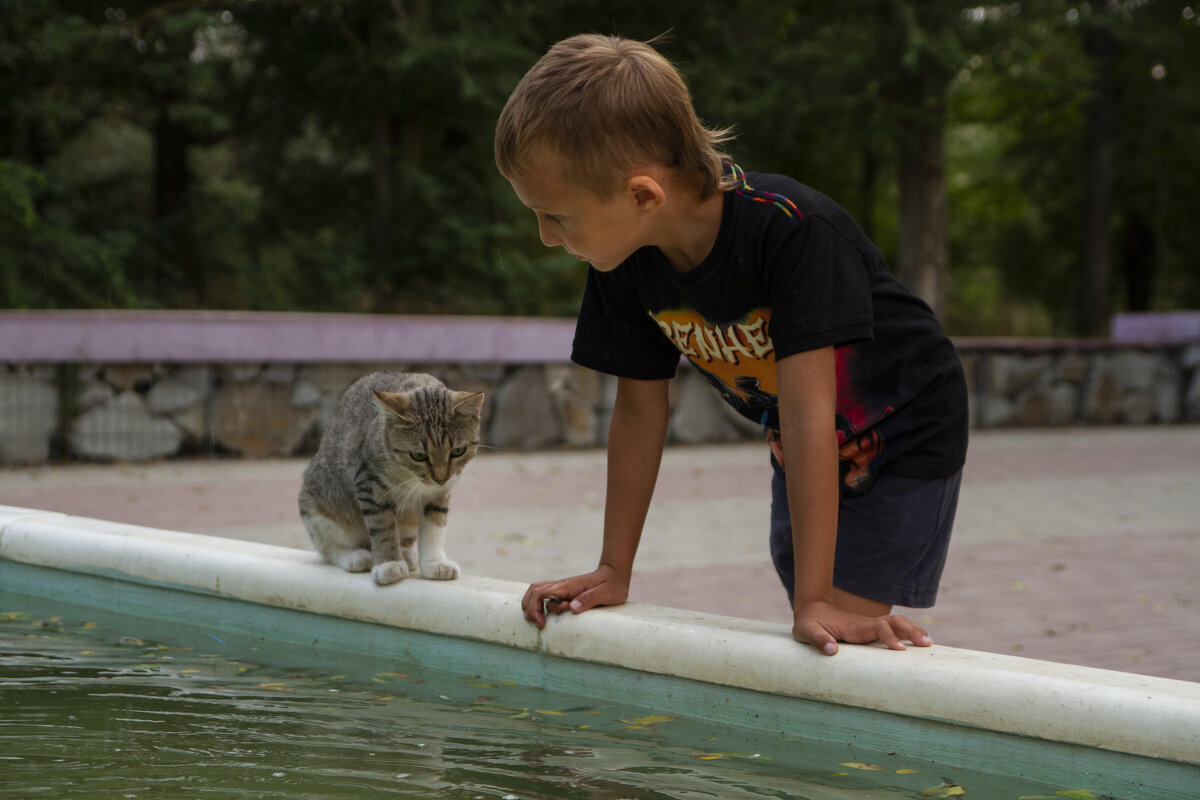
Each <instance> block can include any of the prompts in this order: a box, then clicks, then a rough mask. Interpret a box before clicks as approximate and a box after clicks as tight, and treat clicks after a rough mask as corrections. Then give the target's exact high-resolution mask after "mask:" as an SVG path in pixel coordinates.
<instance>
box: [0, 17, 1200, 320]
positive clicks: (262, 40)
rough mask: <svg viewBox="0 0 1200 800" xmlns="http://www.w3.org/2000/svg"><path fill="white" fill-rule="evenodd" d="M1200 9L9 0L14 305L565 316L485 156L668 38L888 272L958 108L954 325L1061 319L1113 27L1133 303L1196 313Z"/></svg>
mask: <svg viewBox="0 0 1200 800" xmlns="http://www.w3.org/2000/svg"><path fill="white" fill-rule="evenodd" d="M1198 17H1200V8H1197V7H1196V5H1195V3H1190V2H1186V1H1185V0H1144V1H1143V2H1117V0H1113V1H1112V2H1108V3H1092V4H1073V3H1070V2H1067V0H1037V2H1022V3H1009V4H1002V5H995V6H987V5H982V6H975V7H970V6H964V5H963V4H961V3H955V2H951V0H921V1H920V2H918V1H917V0H901V1H899V2H897V0H843V2H839V3H829V2H813V3H795V2H790V1H789V0H693V1H692V2H682V0H668V1H666V2H660V3H653V4H648V3H644V2H633V0H603V2H602V1H601V0H563V1H562V2H558V3H533V2H528V0H492V1H491V2H485V1H484V0H457V2H454V3H437V2H434V0H272V2H254V0H228V1H227V2H220V3H218V2H213V1H211V0H175V2H170V3H162V2H152V0H130V2H124V3H121V4H114V5H106V4H96V3H93V2H87V1H86V0H0V98H3V99H2V101H0V103H2V105H0V303H2V304H3V305H6V306H12V307H46V308H50V307H66V306H85V307H114V308H123V307H161V308H170V307H209V308H247V309H264V310H267V309H304V310H328V311H368V312H370V311H378V312H409V313H484V314H550V315H571V314H573V313H574V311H575V309H576V307H577V303H578V297H579V292H580V289H581V286H582V281H583V272H582V270H581V268H580V266H579V264H578V263H577V262H575V261H574V259H571V258H569V257H567V256H565V255H563V254H561V253H560V252H558V251H549V250H546V249H545V248H543V247H542V246H541V244H540V242H539V241H538V237H537V234H536V228H535V226H534V223H533V220H532V217H531V216H530V214H529V212H528V211H527V210H526V209H524V208H523V207H522V206H521V205H520V203H519V202H517V201H516V199H515V198H514V197H513V195H512V192H511V189H510V187H509V186H508V185H507V183H506V182H505V181H504V180H503V179H502V178H500V176H499V175H498V174H497V173H496V171H495V168H494V166H493V164H492V131H493V127H494V122H495V118H496V116H497V114H498V113H499V110H500V108H501V107H502V105H503V103H504V101H505V99H506V98H507V95H508V93H509V91H510V90H511V88H512V87H513V86H514V85H515V83H516V82H517V80H518V79H519V78H520V76H521V75H522V74H523V72H524V71H525V70H526V69H527V68H528V67H529V66H530V65H531V64H532V63H533V62H534V61H535V60H536V59H537V57H538V56H539V55H540V54H541V53H542V52H544V50H545V49H546V48H547V47H548V46H549V45H551V44H552V43H553V42H555V41H557V40H558V39H561V38H562V37H564V36H568V35H570V34H573V33H577V32H581V31H597V32H602V33H620V34H622V35H626V36H630V37H634V38H640V39H648V38H652V37H656V36H659V35H661V34H664V33H667V34H668V35H667V36H666V37H665V38H664V39H662V40H661V41H660V43H659V46H660V48H661V49H662V50H663V51H664V52H665V53H666V54H667V55H668V57H670V58H672V59H673V60H675V61H676V62H677V63H678V64H679V65H680V66H681V68H682V69H683V71H684V73H685V75H686V77H687V79H688V82H689V85H690V86H691V88H692V91H693V94H694V97H695V101H696V106H697V109H698V110H699V112H700V114H701V116H702V117H703V118H705V119H706V120H707V121H709V122H710V123H711V124H712V125H714V126H717V127H726V126H734V128H735V130H736V131H737V134H738V136H737V138H736V140H735V141H734V142H732V143H731V144H730V148H729V149H730V151H731V153H732V154H733V155H734V156H735V157H737V158H738V159H739V160H740V161H741V162H742V163H743V164H744V165H745V166H746V167H747V168H750V169H759V170H770V171H778V172H785V173H789V174H792V175H794V176H795V177H797V178H799V179H800V180H802V181H804V182H805V183H808V184H810V185H812V186H814V187H816V188H818V189H820V190H822V191H824V192H826V193H827V194H829V195H831V196H832V197H834V198H835V199H837V200H838V201H839V202H841V203H842V204H843V205H844V206H846V207H847V209H848V210H850V212H851V213H852V214H853V215H854V216H855V217H856V218H857V219H858V220H859V221H860V222H861V223H862V224H863V225H864V227H865V228H867V230H868V231H869V232H870V233H871V234H872V236H873V237H874V238H875V239H876V241H878V242H879V244H880V246H881V247H882V248H883V249H884V251H885V253H886V254H887V255H888V256H889V258H891V259H892V260H893V262H894V259H895V253H896V251H897V248H898V240H899V236H900V235H902V234H901V232H900V231H899V226H898V214H897V202H898V200H897V198H898V196H899V192H898V188H897V185H898V184H897V177H896V176H897V171H898V167H899V166H900V164H899V163H898V159H899V155H898V154H899V153H900V152H903V149H902V147H901V142H902V137H903V136H904V135H905V133H906V132H907V131H908V130H910V129H911V128H913V127H914V126H918V125H920V124H922V123H923V122H925V121H927V120H929V119H931V118H932V117H933V116H934V115H941V114H945V119H946V125H945V131H946V137H945V143H946V156H945V157H946V175H947V180H948V188H949V206H950V231H949V244H950V253H951V268H950V270H951V271H950V281H949V286H950V289H949V302H948V306H947V312H946V322H947V327H948V328H949V329H950V330H951V331H952V332H954V333H958V334H1027V333H1028V334H1039V335H1041V334H1061V333H1069V332H1070V331H1071V329H1072V324H1073V314H1074V308H1075V301H1074V297H1075V294H1076V293H1077V292H1078V291H1079V286H1078V281H1079V274H1080V269H1079V258H1080V255H1079V253H1080V244H1081V238H1082V235H1083V232H1082V227H1081V223H1080V213H1081V211H1080V209H1081V205H1082V201H1083V186H1084V180H1083V177H1084V174H1085V170H1086V169H1088V165H1086V164H1084V163H1082V161H1081V156H1080V151H1081V143H1082V142H1083V140H1084V134H1085V125H1086V115H1085V113H1084V112H1085V108H1086V104H1087V102H1088V99H1089V95H1088V91H1089V85H1090V77H1091V75H1090V69H1091V66H1090V64H1089V62H1088V59H1087V57H1086V56H1085V54H1084V51H1083V47H1082V39H1081V35H1080V30H1081V26H1084V25H1103V26H1107V29H1109V30H1111V31H1113V33H1114V35H1115V37H1116V40H1117V42H1118V45H1119V50H1118V53H1119V55H1118V60H1117V63H1116V77H1117V83H1118V88H1119V92H1118V103H1119V113H1118V122H1117V129H1116V131H1115V139H1114V141H1115V152H1114V163H1115V165H1116V170H1115V175H1114V197H1115V207H1114V209H1113V215H1112V223H1113V228H1112V230H1113V241H1112V243H1111V248H1112V253H1113V256H1114V263H1115V265H1116V273H1117V276H1116V277H1117V280H1116V284H1115V288H1114V295H1115V296H1114V300H1115V302H1116V305H1117V306H1118V307H1149V308H1164V309H1165V308H1172V307H1181V306H1188V305H1190V306H1196V305H1198V304H1200V271H1197V270H1196V268H1195V266H1196V263H1197V258H1198V254H1200V227H1197V226H1196V225H1194V220H1195V219H1196V218H1197V217H1198V216H1200V148H1196V147H1195V146H1194V142H1195V141H1196V139H1197V135H1198V133H1200V102H1198V98H1197V93H1198V87H1200V24H1197V22H1198V20H1197V18H1198Z"/></svg>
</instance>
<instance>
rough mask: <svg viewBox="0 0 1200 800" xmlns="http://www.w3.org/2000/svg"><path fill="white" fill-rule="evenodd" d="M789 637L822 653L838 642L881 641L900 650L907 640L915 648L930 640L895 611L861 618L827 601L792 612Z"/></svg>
mask: <svg viewBox="0 0 1200 800" xmlns="http://www.w3.org/2000/svg"><path fill="white" fill-rule="evenodd" d="M792 637H793V638H794V639H795V640H796V641H798V642H805V643H807V644H811V645H812V646H813V647H815V648H817V649H818V650H820V651H821V652H822V653H824V654H825V655H828V656H831V655H833V654H835V653H837V651H838V645H837V643H838V642H850V643H851V644H868V643H870V642H883V643H884V644H886V645H887V646H888V647H889V648H891V649H892V650H904V649H905V647H904V642H903V641H901V640H905V639H906V640H908V641H910V642H912V643H913V644H914V645H916V646H917V647H929V645H931V644H933V640H932V639H931V638H929V634H928V633H926V631H925V629H924V628H922V627H921V626H920V625H918V624H917V623H915V622H913V621H912V620H911V619H909V618H908V617H905V616H901V615H899V614H893V615H891V616H887V617H864V616H862V615H860V614H851V613H850V612H848V611H841V610H840V609H838V608H835V607H834V606H833V605H831V604H829V603H810V604H809V605H806V606H804V607H802V608H800V609H797V611H796V620H795V624H794V625H793V626H792Z"/></svg>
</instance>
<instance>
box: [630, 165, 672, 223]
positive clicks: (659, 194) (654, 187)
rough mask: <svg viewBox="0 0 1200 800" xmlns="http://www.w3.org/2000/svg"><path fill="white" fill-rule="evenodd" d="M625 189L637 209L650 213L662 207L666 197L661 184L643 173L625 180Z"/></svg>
mask: <svg viewBox="0 0 1200 800" xmlns="http://www.w3.org/2000/svg"><path fill="white" fill-rule="evenodd" d="M625 191H626V193H627V194H628V195H629V196H630V197H632V198H633V200H634V202H635V203H637V206H638V209H639V210H641V211H646V212H649V213H651V214H653V213H654V212H656V211H658V210H659V209H660V208H662V205H663V203H664V202H665V201H666V199H667V192H666V190H665V189H663V186H662V184H661V183H659V182H658V181H657V180H655V179H654V178H653V177H651V176H650V175H646V174H645V173H639V174H636V175H632V176H630V178H629V180H627V181H626V182H625Z"/></svg>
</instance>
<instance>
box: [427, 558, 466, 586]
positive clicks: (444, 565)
mask: <svg viewBox="0 0 1200 800" xmlns="http://www.w3.org/2000/svg"><path fill="white" fill-rule="evenodd" d="M421 574H422V575H423V576H425V577H426V578H427V579H429V580H431V581H452V580H454V579H455V578H457V577H458V564H455V563H454V562H453V561H451V560H450V559H443V560H441V561H426V562H425V563H424V564H422V565H421Z"/></svg>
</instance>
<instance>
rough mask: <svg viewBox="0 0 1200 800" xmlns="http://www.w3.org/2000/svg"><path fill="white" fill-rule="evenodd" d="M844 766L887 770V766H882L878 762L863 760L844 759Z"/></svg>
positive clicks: (872, 770) (873, 770)
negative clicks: (872, 762) (870, 762)
mask: <svg viewBox="0 0 1200 800" xmlns="http://www.w3.org/2000/svg"><path fill="white" fill-rule="evenodd" d="M842 766H843V767H849V768H850V769H865V770H870V771H871V772H887V768H886V767H881V766H879V765H878V764H864V763H863V762H861V761H843V762H842Z"/></svg>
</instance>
